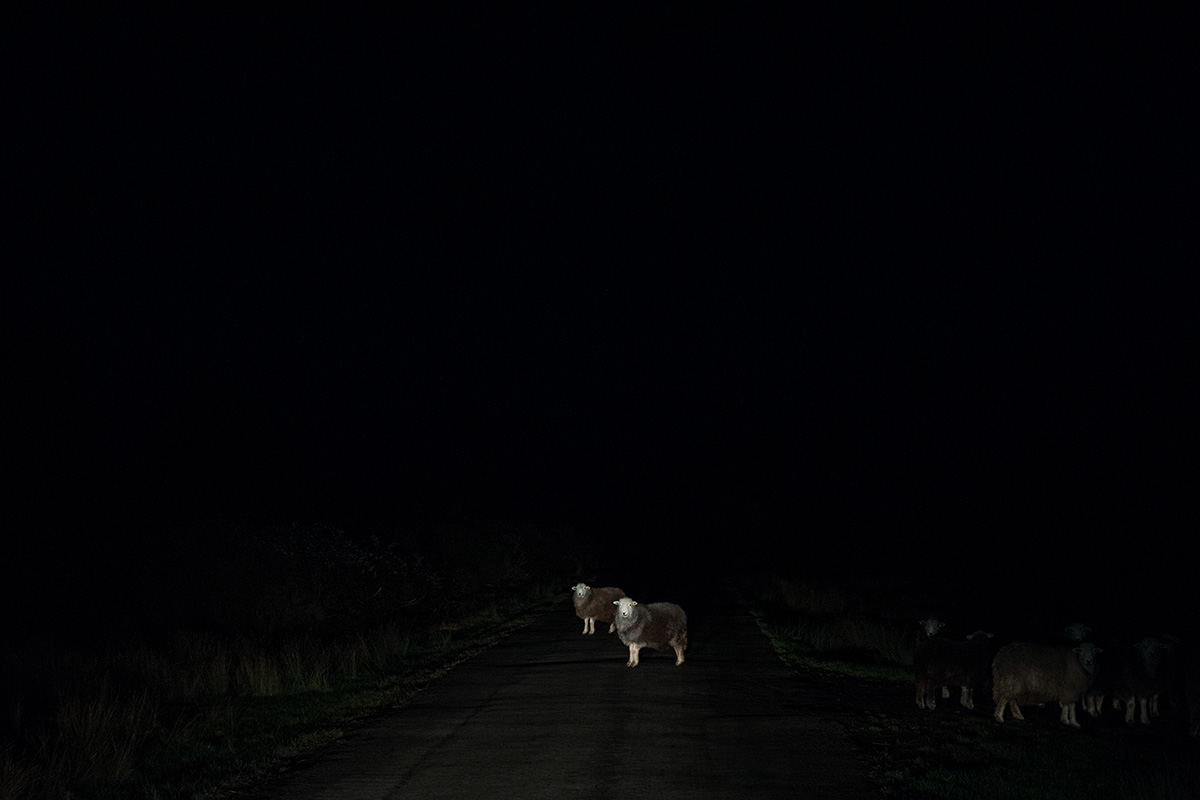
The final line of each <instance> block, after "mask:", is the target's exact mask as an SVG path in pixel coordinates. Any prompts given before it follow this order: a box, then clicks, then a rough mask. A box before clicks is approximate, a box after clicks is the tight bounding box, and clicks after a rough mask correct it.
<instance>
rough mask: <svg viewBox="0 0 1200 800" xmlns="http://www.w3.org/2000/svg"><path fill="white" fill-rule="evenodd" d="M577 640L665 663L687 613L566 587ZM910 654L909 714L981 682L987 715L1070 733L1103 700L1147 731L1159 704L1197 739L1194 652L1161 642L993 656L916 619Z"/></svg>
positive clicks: (609, 590)
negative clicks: (1050, 713)
mask: <svg viewBox="0 0 1200 800" xmlns="http://www.w3.org/2000/svg"><path fill="white" fill-rule="evenodd" d="M571 591H572V593H573V599H574V603H575V615H576V616H577V617H579V618H580V619H582V620H583V633H584V634H593V633H595V632H596V621H597V620H599V621H600V622H602V623H603V622H607V623H608V632H609V633H612V632H613V631H616V633H617V635H618V636H619V637H620V639H621V643H622V644H624V645H626V646H627V647H628V648H629V660H628V661H627V662H626V666H628V667H636V666H637V665H638V651H639V650H640V649H641V648H643V647H649V648H652V649H655V650H664V651H668V650H674V651H675V665H676V666H679V665H680V664H682V663H683V651H684V650H686V649H687V614H685V613H684V610H683V609H682V608H680V607H679V606H677V605H676V604H674V603H647V604H639V603H638V602H637V601H635V600H633V599H632V598H630V597H627V596H626V595H625V592H624V591H623V590H621V589H619V588H617V587H615V586H605V587H591V586H588V585H587V584H585V583H578V584H576V585H575V586H572V587H571ZM920 624H921V632H920V634H919V636H918V642H917V645H916V648H915V650H914V653H913V682H914V684H915V686H916V700H917V707H918V708H921V709H926V710H932V709H934V708H936V707H937V698H938V696H939V695H940V696H941V697H943V698H947V697H949V696H950V690H951V688H956V689H958V690H959V702H960V703H961V704H962V706H963V707H965V708H967V709H974V708H975V690H976V689H977V688H979V687H981V686H984V685H985V684H986V683H987V681H988V679H989V678H990V679H991V685H992V700H993V702H994V703H995V711H994V712H993V716H994V717H995V718H996V721H997V722H1004V713H1005V711H1006V710H1007V711H1008V712H1010V713H1011V715H1012V717H1013V719H1018V720H1021V719H1024V718H1025V717H1024V715H1023V714H1022V712H1021V706H1022V705H1039V706H1040V705H1045V704H1046V703H1058V705H1059V708H1060V712H1061V713H1060V720H1061V721H1062V723H1063V724H1064V725H1069V726H1071V727H1074V728H1078V727H1080V724H1079V719H1078V717H1077V714H1076V706H1077V705H1078V706H1080V707H1082V709H1083V710H1084V712H1085V713H1087V714H1088V715H1090V716H1092V717H1099V716H1100V714H1101V711H1102V710H1103V708H1104V707H1105V703H1106V702H1109V703H1111V705H1112V707H1113V708H1115V709H1121V710H1122V712H1123V714H1124V720H1125V722H1126V723H1127V724H1130V725H1133V724H1135V723H1140V724H1142V725H1149V724H1150V720H1151V719H1152V718H1154V717H1157V716H1159V713H1160V711H1159V709H1160V706H1159V701H1160V698H1162V697H1165V698H1166V702H1167V703H1168V704H1170V705H1171V706H1172V707H1173V708H1175V709H1179V710H1181V711H1182V713H1184V714H1185V715H1186V718H1187V725H1188V733H1189V734H1190V735H1191V736H1197V734H1198V733H1200V651H1198V650H1197V649H1196V648H1194V647H1186V646H1184V645H1183V644H1181V643H1179V642H1177V641H1174V640H1172V639H1170V638H1169V637H1164V639H1163V640H1161V641H1160V640H1159V639H1157V638H1154V637H1151V636H1148V637H1146V638H1144V639H1142V640H1141V641H1137V642H1122V641H1104V642H1101V641H1098V640H1097V639H1096V637H1094V636H1093V635H1092V629H1091V628H1090V627H1088V626H1086V625H1084V624H1082V623H1075V624H1073V625H1069V626H1067V627H1066V628H1065V629H1064V631H1063V641H1062V642H1060V643H1057V644H1048V643H1035V642H1011V643H1008V644H1005V645H1004V646H1002V647H999V648H998V649H997V648H996V647H995V643H994V639H995V637H994V636H993V634H991V633H988V632H986V631H982V630H978V631H975V632H974V633H971V634H969V635H967V636H964V637H962V638H957V639H952V638H947V637H944V636H939V635H938V634H939V633H940V631H941V629H942V628H943V627H944V626H945V623H943V622H941V621H940V620H937V619H934V618H929V619H924V620H921V623H920Z"/></svg>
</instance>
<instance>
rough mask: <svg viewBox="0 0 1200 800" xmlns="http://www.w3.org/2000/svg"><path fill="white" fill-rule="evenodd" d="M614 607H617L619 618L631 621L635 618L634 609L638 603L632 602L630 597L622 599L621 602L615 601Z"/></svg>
mask: <svg viewBox="0 0 1200 800" xmlns="http://www.w3.org/2000/svg"><path fill="white" fill-rule="evenodd" d="M613 605H615V606H616V607H617V616H618V617H620V618H621V619H629V618H630V617H632V616H633V607H634V606H636V605H637V601H635V600H630V599H629V598H628V597H622V598H621V599H620V600H614V601H613Z"/></svg>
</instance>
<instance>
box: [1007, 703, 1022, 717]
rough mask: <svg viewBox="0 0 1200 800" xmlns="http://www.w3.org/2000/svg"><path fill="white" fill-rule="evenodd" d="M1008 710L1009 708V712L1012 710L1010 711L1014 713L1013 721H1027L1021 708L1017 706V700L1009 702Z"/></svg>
mask: <svg viewBox="0 0 1200 800" xmlns="http://www.w3.org/2000/svg"><path fill="white" fill-rule="evenodd" d="M1008 708H1009V710H1010V711H1012V718H1013V719H1019V720H1024V719H1025V715H1024V714H1022V713H1021V707H1020V706H1019V705H1017V701H1016V700H1009V701H1008Z"/></svg>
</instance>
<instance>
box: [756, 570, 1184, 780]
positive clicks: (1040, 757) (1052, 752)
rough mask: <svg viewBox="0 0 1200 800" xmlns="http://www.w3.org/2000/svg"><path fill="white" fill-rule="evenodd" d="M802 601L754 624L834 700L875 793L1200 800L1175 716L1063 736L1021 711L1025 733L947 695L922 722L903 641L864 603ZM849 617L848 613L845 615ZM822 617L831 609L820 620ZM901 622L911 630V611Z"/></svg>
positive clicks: (1041, 712)
mask: <svg viewBox="0 0 1200 800" xmlns="http://www.w3.org/2000/svg"><path fill="white" fill-rule="evenodd" d="M808 589H809V590H810V591H811V592H812V594H811V596H810V597H809V598H808V599H809V600H810V601H811V604H810V605H807V606H805V607H803V608H801V609H800V610H799V611H797V610H796V606H795V604H793V605H792V606H791V607H790V608H789V609H788V610H787V611H781V610H780V608H779V607H778V606H776V605H773V604H771V603H770V602H763V603H760V605H759V607H758V608H757V610H756V612H755V613H756V617H757V619H758V623H759V626H760V628H761V629H762V630H763V633H764V634H765V635H766V636H767V637H768V639H769V640H770V641H771V644H772V645H773V647H774V648H775V651H776V652H777V653H778V654H779V657H780V658H781V659H782V660H783V661H784V662H785V663H787V664H788V665H789V666H790V667H791V668H792V669H794V670H796V671H797V672H799V673H801V674H803V675H804V676H805V677H806V679H808V680H812V681H815V682H819V683H821V684H823V685H824V686H826V687H828V688H829V689H830V691H832V692H835V693H836V694H837V695H838V697H839V698H840V699H841V700H842V704H841V706H842V707H843V708H845V709H847V710H849V711H850V712H851V713H849V714H848V715H847V716H846V717H845V719H844V722H845V724H846V727H847V729H848V730H849V732H850V734H851V735H852V736H853V737H854V739H855V741H856V742H857V743H858V744H859V746H860V747H861V749H862V751H863V752H864V754H866V756H867V758H868V759H869V761H870V765H871V769H872V772H873V774H874V776H875V778H876V780H877V781H878V784H879V786H880V790H881V794H882V796H884V797H888V798H905V799H906V800H909V799H911V800H958V799H959V798H980V799H981V800H1039V799H1040V798H1046V800H1051V799H1053V800H1072V799H1073V798H1080V800H1083V798H1088V799H1089V800H1097V798H1122V799H1126V798H1127V799H1128V800H1151V799H1153V800H1184V798H1192V799H1193V800H1194V798H1197V797H1200V751H1198V750H1197V743H1196V741H1195V740H1193V739H1191V738H1190V737H1188V736H1186V735H1184V733H1183V730H1182V724H1181V720H1180V719H1179V718H1178V715H1174V716H1164V718H1163V719H1161V720H1158V721H1156V724H1155V725H1152V726H1150V727H1148V728H1145V727H1141V726H1137V727H1133V728H1130V727H1127V726H1126V725H1125V724H1124V723H1123V722H1121V721H1119V720H1117V719H1116V717H1115V716H1114V715H1111V714H1110V715H1109V716H1108V717H1103V716H1102V717H1101V718H1100V719H1091V718H1086V717H1083V718H1081V722H1082V724H1083V728H1082V729H1081V730H1073V729H1070V728H1066V727H1064V726H1063V725H1062V724H1061V723H1060V722H1059V720H1058V717H1059V709H1058V707H1057V705H1055V707H1054V708H1050V707H1049V706H1047V707H1045V708H1037V707H1029V708H1028V709H1027V710H1026V714H1025V716H1026V720H1025V721H1024V722H1019V721H1014V720H1007V721H1006V722H1005V723H1003V724H1000V723H997V722H996V721H995V720H994V719H993V718H992V711H993V706H992V703H991V699H990V689H988V688H987V687H984V688H983V689H979V690H977V691H976V705H975V708H974V709H973V710H968V709H965V708H963V707H961V706H960V704H959V702H958V698H957V695H956V694H955V695H953V696H952V697H950V698H948V699H944V700H940V702H939V704H938V707H937V708H936V709H935V710H933V711H922V710H919V709H917V707H916V704H915V702H913V679H912V672H911V663H912V657H911V645H910V644H905V643H904V642H905V639H907V640H909V641H911V639H912V637H911V636H908V635H907V634H906V635H905V636H902V637H897V635H896V634H895V630H894V628H895V625H896V623H895V622H894V621H889V619H887V618H879V619H875V620H874V621H870V620H869V619H868V618H867V617H864V615H863V613H862V610H861V609H863V608H866V607H870V606H871V603H870V602H869V600H864V601H863V602H858V603H851V604H847V603H844V602H842V600H843V599H844V598H842V597H840V596H838V597H829V598H822V597H820V596H819V595H820V593H821V592H820V590H819V589H814V588H813V587H808ZM851 608H853V609H855V610H849V609H851ZM830 609H833V610H830ZM910 616H911V619H912V620H915V619H917V615H916V613H915V612H914V613H913V614H912V615H910Z"/></svg>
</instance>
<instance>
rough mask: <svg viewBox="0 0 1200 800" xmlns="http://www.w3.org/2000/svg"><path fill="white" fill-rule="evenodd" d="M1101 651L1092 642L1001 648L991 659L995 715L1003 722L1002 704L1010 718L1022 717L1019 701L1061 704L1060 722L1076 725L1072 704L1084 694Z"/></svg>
mask: <svg viewBox="0 0 1200 800" xmlns="http://www.w3.org/2000/svg"><path fill="white" fill-rule="evenodd" d="M1100 652H1102V651H1101V650H1100V648H1099V647H1096V646H1095V645H1094V644H1092V643H1091V642H1084V643H1083V644H1080V645H1079V646H1077V647H1055V646H1053V645H1042V644H1029V643H1027V642H1013V643H1012V644H1006V645H1005V646H1004V647H1001V648H1000V650H999V651H998V652H997V653H996V657H995V659H993V661H992V699H993V700H995V701H996V712H995V717H996V721H997V722H1004V707H1005V706H1009V707H1010V708H1012V715H1013V719H1025V717H1024V716H1023V715H1022V714H1021V707H1020V706H1019V705H1018V703H1046V702H1049V701H1051V700H1055V701H1057V702H1058V704H1059V706H1061V707H1062V717H1061V719H1062V723H1063V724H1064V725H1070V726H1071V727H1072V728H1078V727H1079V721H1078V720H1077V719H1076V717H1075V703H1077V702H1078V701H1079V700H1080V698H1082V697H1083V695H1084V692H1086V691H1087V689H1088V686H1089V685H1090V684H1091V681H1092V674H1093V672H1094V671H1095V669H1096V655H1097V654H1098V653H1100Z"/></svg>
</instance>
